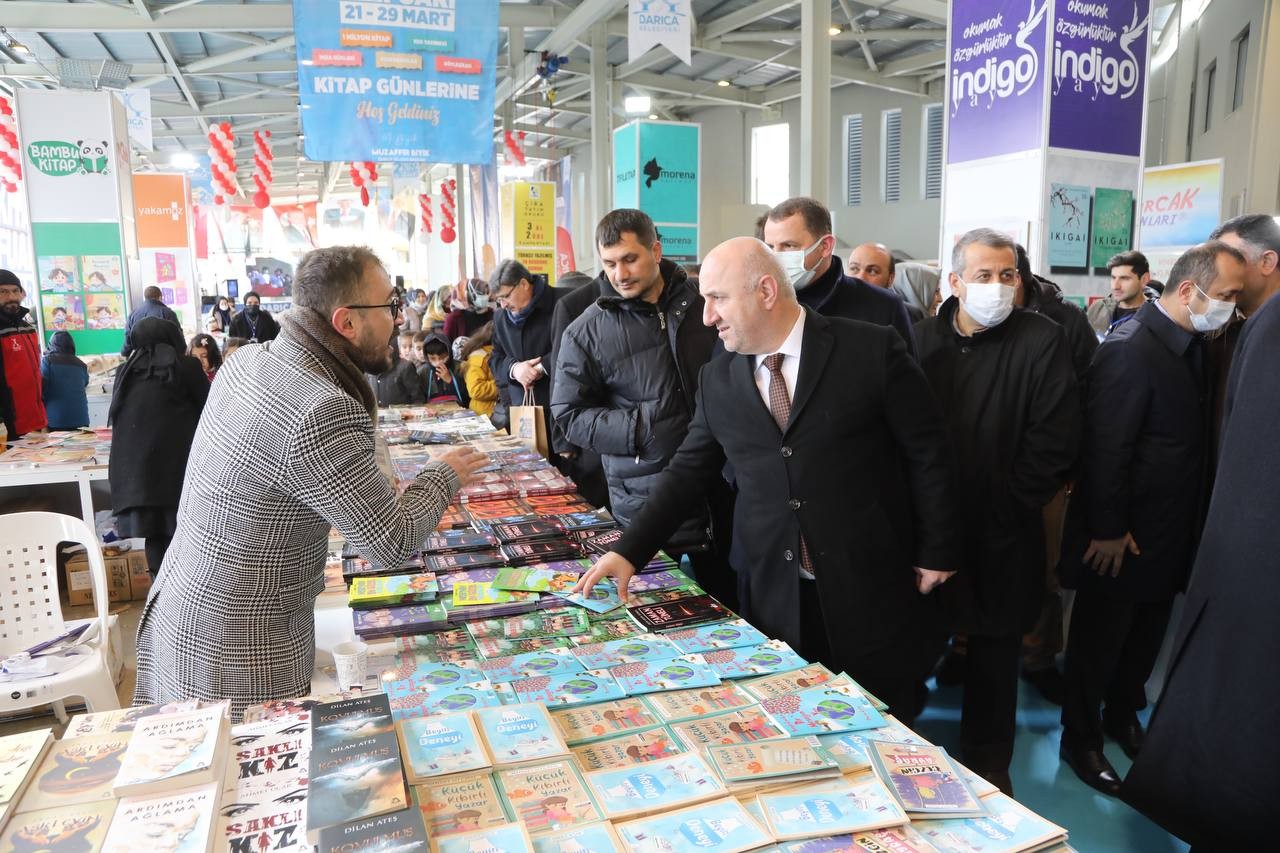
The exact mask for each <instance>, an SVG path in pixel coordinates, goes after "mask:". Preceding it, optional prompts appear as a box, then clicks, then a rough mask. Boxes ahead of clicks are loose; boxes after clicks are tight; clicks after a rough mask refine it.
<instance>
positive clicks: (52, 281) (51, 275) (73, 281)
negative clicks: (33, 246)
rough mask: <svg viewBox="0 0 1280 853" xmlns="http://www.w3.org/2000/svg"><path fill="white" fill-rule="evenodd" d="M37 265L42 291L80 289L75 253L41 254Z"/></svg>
mask: <svg viewBox="0 0 1280 853" xmlns="http://www.w3.org/2000/svg"><path fill="white" fill-rule="evenodd" d="M36 266H37V268H38V270H39V273H40V292H41V293H74V292H75V291H78V290H79V289H80V281H79V275H78V272H77V269H78V268H77V266H76V259H75V256H74V255H40V256H39V257H38V258H36Z"/></svg>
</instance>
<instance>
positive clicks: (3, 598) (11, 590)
mask: <svg viewBox="0 0 1280 853" xmlns="http://www.w3.org/2000/svg"><path fill="white" fill-rule="evenodd" d="M59 542H74V543H77V544H79V545H82V546H84V549H85V552H86V554H87V555H88V558H89V575H90V577H91V578H92V581H93V602H94V607H95V609H96V611H97V615H96V616H95V617H94V619H93V622H94V623H95V624H94V625H92V626H91V627H90V628H89V629H88V631H87V632H86V633H88V634H90V635H92V636H91V638H90V639H89V640H88V641H87V642H85V643H83V644H82V645H81V646H79V647H78V648H77V651H79V652H82V654H81V655H79V656H81V657H83V660H82V661H80V662H79V663H77V664H76V665H75V666H73V667H71V668H69V669H66V670H64V671H62V672H59V673H56V674H54V675H48V676H45V677H42V678H31V679H27V680H22V681H8V682H3V683H0V713H4V714H8V713H11V712H14V711H22V710H25V709H28V708H35V707H38V706H40V705H48V704H52V705H53V707H54V712H55V713H56V714H57V716H58V719H59V720H60V721H63V722H65V721H66V710H65V708H64V707H63V703H62V700H64V699H66V698H67V697H71V696H79V697H83V698H84V701H85V704H86V705H88V706H89V710H91V711H95V712H96V711H110V710H115V709H117V708H119V707H120V700H119V698H118V697H117V696H116V687H115V683H114V681H113V680H112V678H111V668H110V664H109V659H108V656H109V654H110V651H109V644H110V638H109V635H108V614H107V603H108V597H107V569H106V564H105V563H104V562H103V559H102V548H101V546H100V545H99V544H98V537H97V536H96V535H95V534H94V531H93V530H91V529H90V528H89V525H87V524H85V523H84V521H83V520H81V519H79V518H75V517H73V516H70V515H60V514H58V513H55V512H16V513H11V514H9V515H0V658H3V657H8V656H10V655H14V654H17V653H18V652H21V651H23V650H25V649H29V648H31V647H32V646H34V645H36V644H37V643H41V642H44V641H45V640H52V639H53V638H55V637H58V636H61V635H62V634H64V633H66V631H67V626H66V623H65V622H64V621H63V618H62V602H61V600H60V599H59V597H58V543H59Z"/></svg>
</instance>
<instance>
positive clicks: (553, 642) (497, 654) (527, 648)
mask: <svg viewBox="0 0 1280 853" xmlns="http://www.w3.org/2000/svg"><path fill="white" fill-rule="evenodd" d="M474 642H475V649H476V651H477V652H478V653H479V655H480V657H482V658H505V657H510V656H512V655H522V654H524V653H525V652H539V651H542V650H543V649H568V648H572V647H573V641H572V640H570V639H569V638H568V637H529V638H528V639H526V640H508V639H506V638H505V637H485V638H483V639H480V640H475V641H474Z"/></svg>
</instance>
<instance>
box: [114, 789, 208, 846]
mask: <svg viewBox="0 0 1280 853" xmlns="http://www.w3.org/2000/svg"><path fill="white" fill-rule="evenodd" d="M221 789H222V785H221V784H220V783H219V782H211V783H209V784H207V785H201V786H198V787H194V788H183V789H181V790H175V791H168V792H166V793H163V794H157V795H154V796H149V797H125V798H123V799H121V800H120V802H119V803H118V804H117V805H116V813H115V816H114V817H113V818H112V819H111V828H110V829H109V830H107V837H106V839H104V841H103V842H102V851H103V853H138V851H142V850H148V851H150V850H180V851H191V853H196V851H212V850H213V849H214V846H215V845H214V841H215V836H216V834H217V833H216V832H215V830H216V829H217V824H218V821H217V819H216V814H217V810H218V801H219V799H220V797H221V793H222V790H221Z"/></svg>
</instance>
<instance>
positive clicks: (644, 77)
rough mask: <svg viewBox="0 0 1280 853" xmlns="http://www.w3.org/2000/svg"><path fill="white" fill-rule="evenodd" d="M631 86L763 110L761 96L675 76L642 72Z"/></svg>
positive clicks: (630, 81)
mask: <svg viewBox="0 0 1280 853" xmlns="http://www.w3.org/2000/svg"><path fill="white" fill-rule="evenodd" d="M627 82H628V83H629V84H630V85H633V86H638V87H639V88H641V89H652V90H653V91H655V92H670V93H671V94H673V95H690V96H693V97H698V98H702V99H704V100H707V101H714V102H717V103H721V104H732V105H735V106H740V107H756V108H758V109H759V108H763V106H764V105H763V103H762V102H761V101H760V98H759V95H757V94H756V93H754V92H747V91H744V90H742V89H734V88H733V87H727V88H726V87H723V86H717V85H716V84H715V83H712V82H709V81H703V80H688V79H686V78H684V77H677V76H676V75H674V74H654V73H652V72H650V71H641V72H638V73H636V74H633V75H631V77H630V79H628V80H627Z"/></svg>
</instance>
